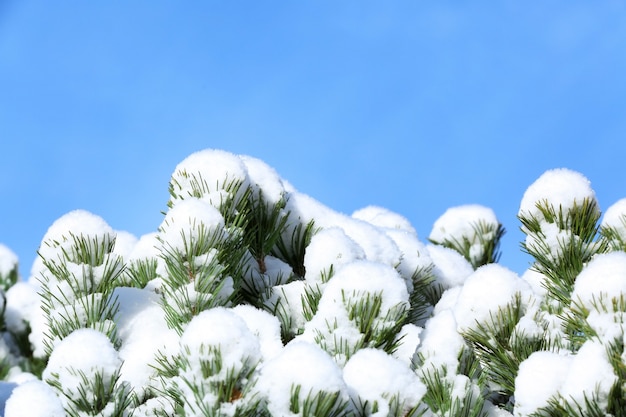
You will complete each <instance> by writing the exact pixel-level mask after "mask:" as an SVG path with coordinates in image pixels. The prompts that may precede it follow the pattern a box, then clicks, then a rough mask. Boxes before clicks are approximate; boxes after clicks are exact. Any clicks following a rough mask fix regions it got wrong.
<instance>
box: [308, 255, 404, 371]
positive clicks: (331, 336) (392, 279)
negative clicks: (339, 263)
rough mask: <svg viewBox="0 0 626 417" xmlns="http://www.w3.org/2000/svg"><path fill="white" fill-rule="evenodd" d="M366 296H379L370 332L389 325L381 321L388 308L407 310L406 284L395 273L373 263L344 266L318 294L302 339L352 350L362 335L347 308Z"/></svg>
mask: <svg viewBox="0 0 626 417" xmlns="http://www.w3.org/2000/svg"><path fill="white" fill-rule="evenodd" d="M367 295H369V296H370V297H371V296H374V295H380V296H381V306H380V312H379V314H378V316H377V317H375V318H373V323H372V327H374V328H376V327H378V328H380V329H383V328H385V327H386V326H388V325H389V322H388V321H385V319H384V318H385V316H386V315H387V314H388V313H389V311H390V310H391V309H392V308H396V307H397V306H404V307H405V308H407V309H408V308H409V294H408V291H407V288H406V284H405V283H404V280H403V279H402V277H400V275H399V274H398V273H397V271H396V270H395V269H393V268H392V267H390V266H387V265H384V264H380V263H376V262H370V261H354V262H351V263H349V264H347V265H346V266H344V267H343V268H342V269H341V270H340V271H339V272H337V274H336V275H335V276H334V277H333V279H331V280H330V281H329V283H328V285H327V286H326V289H325V290H324V292H323V293H322V298H321V299H320V301H319V304H318V310H317V313H316V314H315V316H314V317H313V319H312V320H311V321H310V322H308V323H306V325H305V331H304V333H303V334H302V338H303V339H304V340H307V341H313V340H316V339H317V340H319V338H320V337H321V338H323V339H324V340H326V341H327V342H328V343H329V344H331V345H332V344H336V343H337V341H338V340H340V339H341V340H342V341H343V342H344V343H347V345H348V346H350V347H354V346H356V345H357V344H358V343H359V342H360V340H361V339H362V337H363V335H362V334H361V333H360V331H359V329H358V328H357V327H356V324H355V323H354V322H353V321H352V320H350V318H349V312H348V304H350V303H353V304H356V303H357V302H359V301H362V300H364V298H365V297H366V296H367ZM329 323H336V324H337V326H336V328H334V326H329ZM335 360H337V361H338V362H340V363H341V362H342V361H344V360H345V358H343V357H336V358H335Z"/></svg>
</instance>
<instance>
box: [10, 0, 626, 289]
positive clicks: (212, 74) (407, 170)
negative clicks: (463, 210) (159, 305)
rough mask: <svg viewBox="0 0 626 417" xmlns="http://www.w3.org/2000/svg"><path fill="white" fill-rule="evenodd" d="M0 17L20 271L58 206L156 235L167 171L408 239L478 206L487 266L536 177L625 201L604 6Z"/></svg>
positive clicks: (617, 81) (617, 31)
mask: <svg viewBox="0 0 626 417" xmlns="http://www.w3.org/2000/svg"><path fill="white" fill-rule="evenodd" d="M469 3H470V2H434V1H433V2H425V1H387V2H373V1H315V2H313V1H294V2H277V1H269V2H257V1H254V2H253V1H248V2H243V1H233V2H225V1H207V2H192V1H190V2H173V1H128V2H104V1H89V2H84V1H59V2H49V1H30V0H21V1H11V0H9V1H7V0H4V1H1V2H0V158H1V162H0V196H1V198H2V202H1V204H0V242H1V243H3V244H5V245H7V246H8V247H9V248H11V249H12V250H13V251H14V252H16V253H17V255H18V256H19V258H20V262H21V265H20V269H21V272H22V275H23V276H24V277H27V276H28V273H29V271H30V267H31V264H32V262H33V260H34V258H35V256H36V250H37V248H38V246H39V243H40V241H41V238H42V237H43V235H44V233H45V232H46V230H47V229H48V227H49V226H50V225H51V224H52V222H54V221H55V220H56V219H57V218H59V217H60V216H62V215H63V214H65V213H67V212H68V211H70V210H73V209H78V208H80V209H86V210H89V211H91V212H93V213H95V214H98V215H100V216H102V217H103V218H104V219H105V220H106V221H107V222H108V223H109V224H110V225H111V226H112V227H113V228H115V229H119V230H127V231H129V232H131V233H134V234H135V235H137V236H139V235H141V234H144V233H148V232H152V231H155V230H156V228H157V227H158V225H159V224H160V222H161V220H162V218H163V215H162V211H164V210H165V208H166V202H167V199H168V193H167V187H168V180H169V177H170V175H171V173H172V172H173V170H174V168H175V166H176V165H177V164H178V163H179V162H180V161H182V160H183V159H184V158H185V157H186V156H188V155H189V154H191V153H192V152H195V151H198V150H201V149H205V148H219V149H224V150H227V151H230V152H233V153H237V154H247V155H251V156H255V157H257V158H260V159H262V160H264V161H265V162H267V163H268V164H270V165H271V166H272V167H274V168H275V169H276V170H277V171H278V173H279V174H280V175H281V176H282V177H283V178H285V179H287V180H288V181H289V182H291V183H292V184H293V185H294V186H295V187H296V188H297V189H298V190H300V191H302V192H304V193H306V194H309V195H311V196H312V197H314V198H316V199H318V200H320V201H321V202H322V203H324V204H326V205H328V206H330V207H331V208H333V209H335V210H338V211H341V212H344V213H347V214H350V213H352V212H353V211H354V210H356V209H359V208H362V207H364V206H367V205H370V204H372V205H379V206H383V207H386V208H388V209H390V210H393V211H395V212H398V213H400V214H402V215H404V216H405V217H407V218H408V219H409V220H410V221H411V223H412V224H413V225H414V227H415V228H416V229H417V231H418V233H419V235H420V237H421V239H422V240H423V241H425V240H426V238H427V236H428V234H429V232H430V229H431V227H432V224H433V223H434V221H435V220H436V219H437V218H438V217H439V216H440V215H441V214H443V212H444V211H445V210H446V209H447V208H449V207H452V206H456V205H461V204H474V203H476V204H483V205H486V206H488V207H491V208H492V209H493V210H494V211H495V212H496V214H497V216H498V218H499V219H500V221H501V222H502V223H503V225H504V226H505V228H506V229H507V234H506V235H505V237H504V239H503V244H502V251H503V254H502V258H501V263H502V264H504V265H505V266H508V267H509V268H511V269H513V270H514V271H516V272H518V273H521V272H523V271H524V269H525V268H526V266H527V264H528V258H527V257H526V256H525V255H523V254H522V253H521V252H520V250H519V242H520V240H521V239H522V238H523V235H522V234H521V232H519V222H518V221H517V219H516V214H517V210H518V208H519V203H520V201H521V198H522V196H523V193H524V191H525V190H526V188H527V187H528V186H529V185H530V184H531V183H532V182H533V181H534V180H535V179H537V178H538V177H539V176H540V175H541V174H542V173H543V172H544V171H546V170H547V169H551V168H558V167H567V168H570V169H574V170H577V171H579V172H581V173H583V174H584V175H585V176H587V177H588V178H589V179H590V180H591V182H592V186H593V188H594V189H595V191H596V193H597V196H598V199H599V202H600V206H601V208H602V209H606V208H608V207H609V206H610V205H611V204H613V203H614V202H616V201H617V200H619V199H620V198H623V197H626V174H625V173H624V165H625V163H626V137H625V136H626V76H625V74H626V4H625V3H624V2H623V1H596V2H587V1H575V0H574V1H542V2H519V1H502V2H486V1H477V2H471V4H469Z"/></svg>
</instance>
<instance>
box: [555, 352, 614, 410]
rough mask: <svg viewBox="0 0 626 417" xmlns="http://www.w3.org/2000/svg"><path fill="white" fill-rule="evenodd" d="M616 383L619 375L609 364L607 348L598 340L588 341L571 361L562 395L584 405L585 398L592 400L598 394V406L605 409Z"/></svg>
mask: <svg viewBox="0 0 626 417" xmlns="http://www.w3.org/2000/svg"><path fill="white" fill-rule="evenodd" d="M616 381H617V375H615V373H614V371H613V367H612V366H611V364H610V363H609V360H608V357H607V351H606V346H605V345H604V344H603V343H601V342H600V341H598V340H588V341H586V342H585V344H583V346H582V347H581V348H580V350H579V351H578V353H577V354H576V356H574V357H573V359H572V361H571V365H570V368H569V371H568V373H567V377H566V378H565V381H564V382H563V387H562V389H561V395H563V397H565V398H567V399H568V400H569V399H571V400H573V401H574V402H577V403H578V404H584V402H585V397H586V398H589V399H591V398H592V397H593V396H594V395H595V393H596V392H598V393H599V397H598V398H597V400H598V404H599V406H600V408H605V407H606V406H607V403H608V399H607V395H608V392H609V390H610V389H611V387H612V386H613V384H614V383H615V382H616Z"/></svg>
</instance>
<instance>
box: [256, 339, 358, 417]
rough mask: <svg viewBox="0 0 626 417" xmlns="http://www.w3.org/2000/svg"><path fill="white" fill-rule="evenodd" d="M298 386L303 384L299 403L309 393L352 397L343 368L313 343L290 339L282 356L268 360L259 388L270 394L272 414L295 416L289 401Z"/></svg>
mask: <svg viewBox="0 0 626 417" xmlns="http://www.w3.org/2000/svg"><path fill="white" fill-rule="evenodd" d="M295 369H297V370H298V371H297V372H294V370H295ZM296 386H300V387H301V389H300V396H299V399H300V400H299V402H300V404H302V398H303V397H305V396H307V395H308V394H309V393H310V395H311V396H314V395H316V394H317V393H319V392H326V393H339V397H340V398H341V399H343V400H345V401H348V400H349V392H348V387H347V386H346V383H345V381H344V379H343V374H342V371H341V368H339V366H338V365H337V364H336V363H335V362H334V361H333V360H332V359H331V357H330V356H329V355H328V354H327V353H326V352H324V351H323V350H322V349H320V348H319V347H318V346H317V345H315V344H313V343H307V342H302V341H297V342H291V343H289V344H288V345H287V346H286V347H285V349H284V350H283V351H282V352H281V353H280V355H278V356H276V357H275V358H273V359H271V360H269V361H267V362H265V363H264V364H263V365H262V368H261V370H260V375H259V379H258V381H257V384H256V389H257V390H258V392H260V393H261V394H262V395H265V396H266V397H267V399H268V409H269V411H270V414H271V415H272V416H294V415H295V414H293V413H291V412H290V409H289V404H290V399H291V395H290V394H291V392H292V389H294V388H295V387H296Z"/></svg>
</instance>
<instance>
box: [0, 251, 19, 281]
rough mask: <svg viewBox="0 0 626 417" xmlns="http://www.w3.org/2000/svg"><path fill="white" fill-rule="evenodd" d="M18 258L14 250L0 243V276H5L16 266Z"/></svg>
mask: <svg viewBox="0 0 626 417" xmlns="http://www.w3.org/2000/svg"><path fill="white" fill-rule="evenodd" d="M17 263H18V258H17V255H16V254H15V252H13V251H12V250H11V249H9V248H8V247H7V246H5V245H3V244H2V243H0V276H7V275H9V273H10V272H11V271H13V270H14V269H15V268H17Z"/></svg>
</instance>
